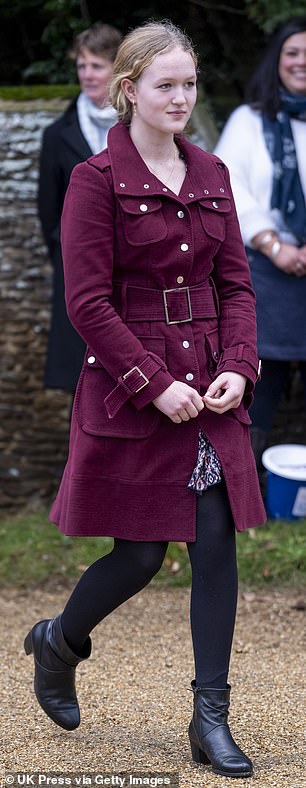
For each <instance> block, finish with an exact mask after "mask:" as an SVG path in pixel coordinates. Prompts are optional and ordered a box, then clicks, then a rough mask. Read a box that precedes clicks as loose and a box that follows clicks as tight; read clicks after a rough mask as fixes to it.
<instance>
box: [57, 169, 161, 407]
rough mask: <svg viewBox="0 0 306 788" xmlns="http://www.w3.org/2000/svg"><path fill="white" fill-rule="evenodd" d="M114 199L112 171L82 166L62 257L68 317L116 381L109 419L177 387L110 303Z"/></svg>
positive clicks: (69, 205) (74, 179) (69, 204)
mask: <svg viewBox="0 0 306 788" xmlns="http://www.w3.org/2000/svg"><path fill="white" fill-rule="evenodd" d="M114 232H115V197H114V191H113V182H112V176H111V172H110V168H107V169H105V170H104V171H103V172H101V171H99V170H97V169H96V168H95V167H94V166H92V165H91V164H90V163H89V162H83V163H81V164H79V165H77V166H76V167H75V168H74V170H73V172H72V176H71V179H70V185H69V187H68V191H67V193H66V198H65V203H64V210H63V215H62V233H61V241H62V253H63V262H64V274H65V295H66V305H67V312H68V316H69V318H70V320H71V323H72V324H73V325H74V327H75V328H76V330H77V331H78V332H79V334H80V335H81V336H82V337H83V339H84V340H85V342H86V343H87V345H88V346H89V347H90V349H91V351H92V352H93V353H94V355H95V356H96V357H97V359H99V361H100V363H101V364H102V366H103V367H104V368H105V369H106V371H107V372H108V374H109V375H110V376H111V377H112V378H113V379H114V386H115V388H114V390H113V391H112V392H111V394H110V395H108V397H107V398H106V400H105V406H106V409H107V412H108V415H109V417H112V416H114V415H115V414H116V413H117V411H118V410H119V408H120V407H121V405H123V404H124V402H126V401H127V400H128V399H130V400H131V402H132V403H133V405H135V407H136V408H137V409H139V410H140V409H141V408H143V407H144V406H145V405H147V404H148V403H149V402H151V401H152V400H153V399H155V397H157V396H158V395H159V394H161V393H162V391H164V390H165V389H166V388H168V386H169V385H170V384H171V383H172V382H173V380H174V378H173V377H172V375H170V373H169V372H168V370H167V368H166V365H165V362H164V361H163V360H162V359H161V358H159V356H156V355H155V354H154V353H151V352H148V351H147V350H145V348H144V347H143V345H142V343H141V342H140V340H139V339H138V338H137V337H136V336H135V335H134V334H133V333H132V332H131V331H130V329H129V328H128V326H127V325H126V324H125V323H124V322H123V321H122V320H121V317H120V316H119V315H118V313H117V312H116V311H115V309H114V308H113V306H112V303H111V296H112V288H113V265H114Z"/></svg>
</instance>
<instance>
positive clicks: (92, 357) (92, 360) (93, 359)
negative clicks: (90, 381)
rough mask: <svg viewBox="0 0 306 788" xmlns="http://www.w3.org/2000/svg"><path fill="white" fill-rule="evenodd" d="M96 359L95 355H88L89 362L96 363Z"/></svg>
mask: <svg viewBox="0 0 306 788" xmlns="http://www.w3.org/2000/svg"><path fill="white" fill-rule="evenodd" d="M95 360H96V357H95V356H88V359H87V361H88V364H94V363H95Z"/></svg>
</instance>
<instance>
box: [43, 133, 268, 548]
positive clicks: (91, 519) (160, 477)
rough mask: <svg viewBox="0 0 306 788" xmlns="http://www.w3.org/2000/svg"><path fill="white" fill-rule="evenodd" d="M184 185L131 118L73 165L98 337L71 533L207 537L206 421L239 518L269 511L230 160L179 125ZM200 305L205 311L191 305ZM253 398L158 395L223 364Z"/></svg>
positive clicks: (64, 522)
mask: <svg viewBox="0 0 306 788" xmlns="http://www.w3.org/2000/svg"><path fill="white" fill-rule="evenodd" d="M177 143H178V146H179V148H180V150H181V154H182V155H183V156H184V158H185V161H186V168H187V169H186V178H185V181H184V183H183V186H182V189H181V191H180V194H179V196H176V195H175V194H174V193H172V192H171V191H170V189H167V188H166V186H164V185H163V184H162V183H161V182H160V181H159V180H158V179H157V178H156V177H155V176H154V175H152V174H151V172H149V170H148V169H147V167H146V165H145V164H144V162H143V161H142V159H141V157H140V156H139V154H138V152H137V150H136V148H135V146H134V145H133V143H132V141H131V138H130V135H129V132H128V130H127V128H126V127H125V126H124V125H123V124H121V123H119V124H117V125H116V126H114V127H113V129H111V131H110V132H109V136H108V145H109V146H108V149H107V150H105V151H103V152H102V153H100V154H98V155H97V156H94V157H92V158H90V159H89V160H88V161H87V162H84V163H82V164H79V165H77V166H76V167H75V169H74V170H73V173H72V176H71V180H70V186H69V188H68V192H67V195H66V200H65V206H64V212H63V219H62V250H63V260H64V269H65V283H66V303H67V310H68V315H69V318H70V320H71V322H72V324H73V325H74V326H75V328H76V329H77V331H79V333H80V334H81V336H82V337H83V339H84V340H85V342H86V344H87V351H86V354H85V359H84V364H83V368H82V372H81V375H80V379H79V383H78V388H77V392H76V396H75V401H74V409H73V415H72V423H71V435H70V449H69V458H68V462H67V465H66V468H65V471H64V475H63V479H62V482H61V485H60V488H59V491H58V495H57V498H56V501H55V503H54V505H53V507H52V510H51V513H50V519H51V520H52V522H55V523H57V524H58V525H59V528H60V530H61V531H63V532H64V533H65V534H70V535H81V536H97V535H109V536H114V537H120V538H126V539H133V540H136V541H137V540H138V541H154V540H155V541H156V540H165V541H167V540H174V541H176V540H180V541H188V542H189V541H191V542H192V541H195V539H196V500H197V495H196V493H194V492H193V491H191V490H189V489H188V487H187V485H188V481H189V479H190V475H191V473H192V470H193V468H194V465H195V462H196V459H197V451H198V433H199V429H200V428H201V429H202V430H203V431H204V433H205V435H206V436H207V437H208V439H209V440H210V442H211V443H212V444H213V446H214V447H215V449H216V451H217V453H218V455H219V457H220V460H221V463H222V468H223V473H224V478H225V481H226V485H227V490H228V495H229V500H230V504H231V509H232V513H233V517H234V521H235V525H236V528H237V530H238V531H242V530H244V529H245V528H248V527H251V526H255V525H258V524H259V523H263V522H264V521H265V511H264V507H263V503H262V499H261V495H260V491H259V486H258V480H257V473H256V468H255V462H254V456H253V453H252V450H251V446H250V438H249V428H248V425H249V424H250V419H249V415H248V410H247V407H248V406H249V404H250V402H251V399H252V390H253V387H254V384H255V381H256V378H257V369H258V359H257V353H256V323H255V297H254V292H253V290H252V287H251V282H250V276H249V268H248V264H247V261H246V257H245V252H244V247H243V244H242V240H241V236H240V231H239V226H238V221H237V216H236V212H235V207H234V203H233V197H232V192H231V188H230V183H229V176H228V172H227V169H226V167H225V165H224V164H223V163H222V162H220V160H219V159H218V158H217V157H216V156H213V155H212V154H208V153H206V152H204V151H202V150H201V149H200V148H198V147H197V146H195V145H193V144H192V143H190V142H188V141H186V140H185V139H184V138H181V137H178V139H177ZM191 318H192V319H191ZM228 370H231V371H233V372H239V373H241V374H242V375H246V376H247V378H248V382H247V389H246V394H245V397H244V400H243V402H242V403H241V405H240V406H239V408H236V409H235V410H231V411H229V412H227V413H225V414H223V415H217V414H215V413H212V412H211V411H209V410H208V409H206V408H204V410H203V411H202V412H201V413H200V414H199V416H198V417H197V418H195V419H190V421H188V422H182V423H180V424H175V423H174V422H172V421H171V420H170V419H169V418H168V417H167V416H165V415H164V414H162V413H161V412H160V411H159V410H158V409H157V408H156V407H155V406H154V405H153V404H152V400H153V399H155V397H157V396H158V395H159V394H160V393H161V392H162V391H164V390H165V389H166V388H167V387H168V386H169V385H170V384H171V383H172V382H173V380H181V381H184V382H187V383H188V382H189V383H190V385H192V386H193V387H194V388H196V389H197V390H198V391H199V392H200V393H201V394H204V392H205V391H206V389H207V387H208V386H209V383H210V382H211V380H213V379H214V378H215V377H216V375H218V374H219V373H220V372H223V371H228Z"/></svg>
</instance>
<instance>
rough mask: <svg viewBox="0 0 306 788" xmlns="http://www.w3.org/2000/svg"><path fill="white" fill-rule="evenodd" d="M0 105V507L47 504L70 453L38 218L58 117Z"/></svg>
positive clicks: (34, 108) (67, 402)
mask: <svg viewBox="0 0 306 788" xmlns="http://www.w3.org/2000/svg"><path fill="white" fill-rule="evenodd" d="M58 111H59V108H58V109H56V108H55V107H54V105H52V109H51V112H50V111H46V109H39V108H37V106H35V104H34V103H33V104H32V105H22V106H21V107H20V105H16V109H15V110H14V107H13V105H9V108H7V107H6V105H4V103H2V105H0V139H1V146H0V151H1V152H0V369H1V378H0V509H2V510H16V509H20V508H21V507H24V506H25V505H27V506H30V507H34V506H35V505H41V504H42V503H47V502H49V500H50V499H51V498H52V496H53V495H54V493H55V490H56V487H57V485H58V480H59V477H60V475H61V472H62V469H63V465H64V462H65V457H66V453H67V440H68V421H69V409H70V395H68V394H66V393H63V392H61V391H45V390H44V388H43V370H44V362H45V355H46V343H47V335H48V327H49V319H50V292H51V267H50V264H49V261H48V257H47V252H46V248H45V246H44V244H43V241H42V236H41V232H40V225H39V222H38V218H37V209H36V196H37V177H38V156H39V149H40V143H41V135H42V132H43V130H44V128H45V127H46V126H47V125H49V124H50V123H51V122H52V120H53V119H54V118H55V117H56V116H57V114H58Z"/></svg>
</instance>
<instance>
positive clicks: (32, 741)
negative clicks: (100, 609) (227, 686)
mask: <svg viewBox="0 0 306 788" xmlns="http://www.w3.org/2000/svg"><path fill="white" fill-rule="evenodd" d="M302 597H303V594H297V593H291V592H287V591H279V592H256V593H253V592H252V593H251V592H242V593H241V595H240V600H239V612H238V619H237V626H236V635H235V641H234V649H233V657H232V665H231V676H230V680H231V683H232V687H233V692H232V704H231V715H230V720H231V728H232V731H233V734H234V735H235V736H236V738H237V740H238V743H239V744H240V746H241V747H242V748H243V749H245V751H246V752H247V753H248V754H249V755H250V756H251V757H252V759H253V761H254V767H255V775H254V777H252V778H250V779H249V780H242V779H236V780H234V781H233V780H232V781H231V780H230V779H228V778H224V777H218V776H216V775H213V774H212V772H211V770H210V768H209V767H204V766H200V767H199V766H197V765H195V764H193V763H192V761H191V758H190V750H189V742H188V737H187V727H188V723H189V720H190V715H191V709H192V694H191V692H189V691H188V688H189V682H190V680H191V679H192V678H193V657H192V647H191V639H190V632H189V620H188V617H189V590H188V589H166V588H165V587H160V586H157V585H154V583H153V584H151V586H149V587H147V588H146V589H144V591H142V592H141V593H139V594H138V595H136V596H135V597H134V598H133V599H131V600H129V601H128V602H126V603H125V604H124V605H122V606H121V608H119V609H118V610H116V611H115V612H114V613H113V614H112V615H111V616H110V617H109V618H107V619H106V620H105V621H104V622H103V624H101V625H100V626H99V627H98V628H97V629H96V630H95V632H94V634H93V654H92V657H91V659H90V660H88V662H85V663H83V664H82V665H80V666H79V668H78V674H77V675H78V694H79V701H80V706H81V713H82V722H81V726H80V727H79V728H78V729H77V730H76V731H74V732H73V733H67V732H65V731H63V730H62V729H61V728H59V727H57V726H56V725H55V724H54V723H52V722H51V721H50V720H49V719H48V718H47V717H46V716H45V715H44V713H43V712H42V711H41V710H40V708H39V706H38V705H37V703H36V700H35V698H34V694H33V691H32V676H31V674H32V658H30V657H26V656H25V654H24V652H23V649H22V643H23V637H24V635H25V634H26V632H27V628H29V626H30V625H31V624H32V623H34V622H35V621H36V620H38V619H40V618H48V617H51V616H53V615H55V614H57V613H58V611H59V610H60V609H61V607H62V605H63V603H64V601H65V599H66V598H67V590H65V591H64V590H63V589H61V588H59V589H57V590H55V591H54V590H53V591H52V592H51V591H50V590H49V591H46V590H44V591H40V590H35V591H34V592H32V594H31V595H28V594H26V593H21V592H20V591H19V592H12V591H9V590H7V591H4V592H3V593H2V601H1V605H0V610H1V614H2V615H1V620H2V633H1V651H2V660H1V665H2V669H1V676H0V706H1V708H2V710H3V711H2V714H1V728H2V732H1V754H0V766H1V769H0V772H1V774H3V772H4V771H6V772H10V773H11V772H28V773H33V772H41V773H46V774H47V773H50V772H56V773H61V774H62V775H63V774H64V775H65V774H66V775H67V774H69V773H74V774H75V773H77V774H79V775H83V774H87V773H94V772H98V773H99V774H102V775H103V774H105V773H108V774H112V775H119V774H120V773H122V772H126V773H127V774H137V772H142V773H143V772H145V773H146V774H147V777H148V775H149V776H150V775H161V774H162V773H163V772H175V771H178V772H179V776H180V782H179V785H180V788H225V786H230V785H232V786H233V787H234V788H240V787H241V788H242V786H253V785H254V786H255V788H268V787H269V788H270V786H271V787H272V786H273V788H304V787H305V788H306V776H305V774H306V768H305V761H304V762H303V716H305V704H304V706H303V694H302V682H303V672H304V667H305V663H304V654H305V643H303V632H304V631H305V613H304V611H303V607H304V609H305V604H304V601H303V598H302ZM304 674H305V672H304ZM304 678H305V675H304ZM113 779H114V778H113ZM15 784H16V779H15ZM106 784H107V783H106ZM109 784H110V785H111V784H120V783H119V782H118V781H117V783H115V782H114V781H113V783H109ZM126 784H127V782H126ZM139 784H141V783H139ZM143 784H145V783H143ZM147 784H150V783H149V782H147ZM153 784H154V783H153V782H151V785H153ZM160 784H162V783H160Z"/></svg>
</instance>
